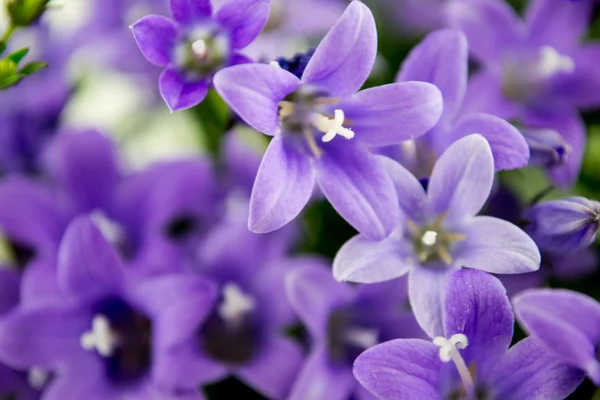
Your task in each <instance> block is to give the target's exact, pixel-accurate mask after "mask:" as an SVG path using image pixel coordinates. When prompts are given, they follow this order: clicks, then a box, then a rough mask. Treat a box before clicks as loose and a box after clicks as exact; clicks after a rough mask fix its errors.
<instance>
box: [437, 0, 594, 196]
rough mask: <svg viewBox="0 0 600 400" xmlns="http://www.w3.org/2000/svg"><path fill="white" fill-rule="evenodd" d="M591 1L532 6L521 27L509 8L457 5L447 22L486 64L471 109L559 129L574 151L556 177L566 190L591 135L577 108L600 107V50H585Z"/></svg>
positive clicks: (550, 0) (472, 91)
mask: <svg viewBox="0 0 600 400" xmlns="http://www.w3.org/2000/svg"><path fill="white" fill-rule="evenodd" d="M592 6H593V3H592V2H591V1H579V2H572V1H562V0H532V1H530V2H529V6H528V7H527V10H526V11H525V20H524V21H523V20H521V19H520V18H519V16H518V15H517V14H516V13H515V11H514V10H513V9H512V8H511V6H510V5H509V4H508V3H507V2H505V1H497V0H493V1H487V0H473V1H459V0H456V1H451V2H449V3H448V7H447V18H448V22H449V24H450V25H451V26H453V27H456V28H459V29H461V30H463V31H464V32H465V34H466V35H467V38H468V40H469V48H470V51H471V54H472V55H473V56H474V57H475V58H476V59H477V60H478V61H480V62H481V68H480V70H479V71H478V72H477V73H476V74H475V76H474V77H473V78H472V79H471V81H470V83H469V89H468V92H467V99H466V104H465V108H467V109H474V110H479V111H486V112H490V113H492V114H495V115H498V116H500V117H502V118H506V119H509V120H516V121H518V122H519V123H520V124H522V125H524V126H525V127H529V126H530V127H534V128H544V129H552V130H555V131H557V132H558V133H560V135H561V136H562V138H563V139H564V141H565V142H566V143H567V144H568V147H564V148H565V149H566V150H567V153H568V154H567V157H565V156H563V157H560V158H558V159H557V162H555V163H554V164H552V165H550V168H549V172H550V174H551V176H552V178H553V179H554V181H555V182H556V183H557V184H559V185H562V186H566V185H570V184H572V183H573V181H574V180H575V179H576V178H577V176H578V174H579V169H580V166H581V160H582V155H583V148H584V146H585V127H584V125H583V122H582V121H581V118H580V116H579V115H578V113H577V108H589V107H594V106H597V105H599V104H600V72H598V68H597V67H596V66H597V60H598V58H599V57H600V47H599V46H598V44H596V43H584V42H583V41H582V40H581V39H582V37H583V35H584V34H585V31H586V29H587V26H588V21H589V20H590V16H591V12H592Z"/></svg>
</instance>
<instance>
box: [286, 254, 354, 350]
mask: <svg viewBox="0 0 600 400" xmlns="http://www.w3.org/2000/svg"><path fill="white" fill-rule="evenodd" d="M285 289H286V294H287V298H288V299H289V301H290V303H291V304H292V307H293V308H294V311H295V312H296V314H298V316H299V317H300V319H301V320H302V322H303V323H304V325H306V326H307V328H308V330H309V331H310V333H311V336H312V337H313V338H316V340H317V341H319V340H325V341H326V340H327V338H326V337H325V336H326V333H327V324H328V322H329V317H330V314H331V312H332V311H334V310H335V309H337V308H340V307H345V306H347V305H349V304H351V303H352V302H353V301H354V300H355V299H356V291H355V290H354V288H352V287H351V286H350V285H348V284H346V283H340V282H336V281H335V280H334V279H333V277H332V276H331V271H330V270H329V269H328V268H323V266H319V265H314V266H303V267H300V268H295V269H293V270H292V271H290V272H288V273H287V275H286V277H285Z"/></svg>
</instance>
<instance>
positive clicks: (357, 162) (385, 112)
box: [214, 0, 442, 238]
mask: <svg viewBox="0 0 600 400" xmlns="http://www.w3.org/2000/svg"><path fill="white" fill-rule="evenodd" d="M376 53H377V32H376V29H375V21H374V19H373V15H372V14H371V11H370V10H369V9H368V8H367V7H366V6H365V5H364V4H363V3H362V2H360V1H357V0H355V1H352V2H351V3H350V5H349V6H348V7H347V8H346V11H345V12H344V14H343V15H342V16H341V18H340V19H339V20H338V21H337V23H336V24H335V25H334V27H333V28H332V29H331V30H330V31H329V33H328V34H327V35H326V37H325V38H324V39H323V41H321V43H320V44H319V46H318V47H317V48H316V50H315V52H314V55H313V56H312V58H311V59H310V61H309V62H308V65H307V66H306V68H305V70H304V71H303V73H302V75H301V78H300V79H299V78H298V77H296V76H295V75H293V74H292V73H290V72H288V71H286V70H284V69H282V68H280V66H279V65H274V64H273V65H264V64H263V65H260V64H251V65H249V64H248V65H238V66H234V67H230V68H227V69H224V70H222V71H220V72H218V73H217V75H216V76H215V80H214V82H215V88H216V90H217V91H218V92H219V94H220V95H221V96H222V97H223V99H224V100H225V101H226V102H227V104H229V106H230V107H231V108H232V109H233V110H234V111H235V112H236V113H237V114H238V115H239V116H240V117H241V118H242V119H243V120H244V121H245V122H247V123H248V124H249V125H250V126H252V127H253V128H255V129H256V130H258V131H260V132H262V133H264V134H267V135H269V136H273V140H272V141H271V143H270V145H269V147H268V149H267V152H266V154H265V156H264V158H263V161H262V163H261V166H260V168H259V171H258V175H257V178H256V182H255V184H254V188H253V191H252V197H251V201H250V218H249V227H250V229H251V230H252V231H254V232H269V231H273V230H275V229H278V228H280V227H282V226H283V225H285V224H286V223H288V222H289V221H291V220H292V219H294V218H295V217H296V216H297V215H298V214H299V213H300V211H301V210H302V209H303V208H304V206H305V205H306V203H307V202H308V200H309V198H310V196H311V194H312V192H313V189H314V186H315V183H318V184H319V186H320V188H321V190H322V191H323V193H324V194H325V197H327V199H328V200H329V201H330V202H331V204H332V205H333V207H334V208H335V209H336V210H337V211H338V213H340V214H341V215H342V216H343V217H344V218H345V219H346V220H347V221H348V222H349V223H350V224H351V225H353V226H354V227H355V228H356V229H358V230H359V231H361V232H363V233H364V234H366V235H368V236H370V237H374V238H378V237H379V238H380V237H383V236H385V235H386V234H388V233H389V232H390V231H391V230H392V228H393V222H394V220H395V219H396V217H397V215H398V206H397V204H396V201H395V198H394V197H395V196H394V192H393V185H392V182H391V180H390V178H389V177H388V176H387V175H386V173H385V171H384V170H383V168H382V167H381V166H380V165H379V164H378V163H377V161H376V159H375V157H374V156H373V155H371V154H370V153H369V151H368V150H367V145H390V144H395V143H399V142H401V141H403V140H405V139H408V138H410V137H414V136H418V135H420V134H422V133H424V132H425V131H426V130H427V129H429V128H431V127H432V126H433V125H434V124H435V122H436V121H437V119H438V118H439V115H440V114H441V106H442V104H441V96H440V94H439V91H438V90H437V89H436V88H435V87H434V86H433V85H431V84H428V83H424V82H404V83H396V84H391V85H385V86H380V87H376V88H371V89H367V90H364V91H361V92H358V93H356V92H357V91H358V90H359V89H360V87H361V86H362V85H363V83H364V82H365V80H366V79H367V77H368V75H369V73H370V71H371V68H372V67H373V63H374V61H375V56H376ZM321 135H322V137H319V136H321ZM338 136H339V137H338Z"/></svg>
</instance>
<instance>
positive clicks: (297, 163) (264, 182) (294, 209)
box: [248, 136, 315, 233]
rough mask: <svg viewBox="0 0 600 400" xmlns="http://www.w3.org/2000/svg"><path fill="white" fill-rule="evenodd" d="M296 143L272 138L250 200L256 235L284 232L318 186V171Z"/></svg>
mask: <svg viewBox="0 0 600 400" xmlns="http://www.w3.org/2000/svg"><path fill="white" fill-rule="evenodd" d="M294 144H295V143H292V142H288V141H285V140H284V139H283V138H282V137H281V136H276V137H274V138H273V140H272V141H271V143H270V144H269V147H268V148H267V152H266V153H265V156H264V158H263V161H262V163H261V164H260V167H259V169H258V174H257V176H256V181H255V182H254V187H253V188H252V195H251V197H250V217H249V220H248V226H249V228H250V230H251V231H253V232H256V233H266V232H271V231H274V230H276V229H279V228H281V227H282V226H284V225H285V224H287V223H288V222H290V221H291V220H293V219H294V218H296V216H297V215H298V214H299V213H300V211H302V209H303V208H304V206H305V205H306V203H308V200H309V199H310V196H311V194H312V192H313V189H314V186H315V170H314V169H313V167H312V163H311V161H310V159H309V157H308V156H306V155H305V154H303V153H301V152H300V151H299V149H297V148H295V146H294Z"/></svg>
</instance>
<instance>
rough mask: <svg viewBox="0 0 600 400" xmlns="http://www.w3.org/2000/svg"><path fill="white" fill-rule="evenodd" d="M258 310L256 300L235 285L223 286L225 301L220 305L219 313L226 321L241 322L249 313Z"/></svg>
mask: <svg viewBox="0 0 600 400" xmlns="http://www.w3.org/2000/svg"><path fill="white" fill-rule="evenodd" d="M255 308H256V302H255V301H254V299H253V298H252V297H250V296H248V295H246V294H245V293H244V292H242V290H241V289H240V287H239V286H238V285H236V284H235V283H227V284H225V285H224V286H223V301H222V302H221V304H219V307H218V308H217V312H218V313H219V316H220V317H221V318H223V319H224V320H225V321H229V322H232V323H235V322H239V321H240V319H241V318H242V317H243V316H244V315H246V314H247V313H248V312H250V311H252V310H254V309H255Z"/></svg>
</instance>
